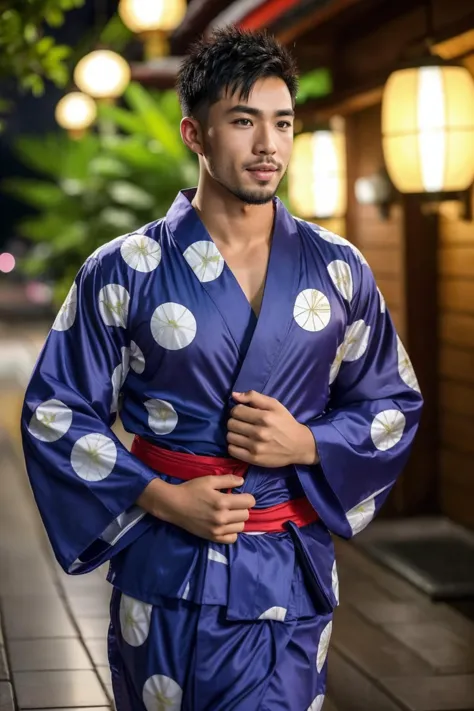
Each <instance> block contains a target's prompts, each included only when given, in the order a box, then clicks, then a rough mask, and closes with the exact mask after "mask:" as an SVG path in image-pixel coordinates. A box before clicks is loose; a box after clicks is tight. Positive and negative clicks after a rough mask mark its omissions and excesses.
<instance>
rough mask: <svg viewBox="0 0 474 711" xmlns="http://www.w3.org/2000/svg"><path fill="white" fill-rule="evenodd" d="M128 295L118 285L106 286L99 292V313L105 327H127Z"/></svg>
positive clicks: (123, 288)
mask: <svg viewBox="0 0 474 711" xmlns="http://www.w3.org/2000/svg"><path fill="white" fill-rule="evenodd" d="M129 304H130V294H129V293H128V291H127V290H126V289H125V287H123V286H121V285H120V284H108V285H107V286H104V287H103V289H101V290H100V292H99V312H100V315H101V316H102V320H103V322H104V323H105V325H106V326H118V327H120V328H126V327H127V320H128V309H129Z"/></svg>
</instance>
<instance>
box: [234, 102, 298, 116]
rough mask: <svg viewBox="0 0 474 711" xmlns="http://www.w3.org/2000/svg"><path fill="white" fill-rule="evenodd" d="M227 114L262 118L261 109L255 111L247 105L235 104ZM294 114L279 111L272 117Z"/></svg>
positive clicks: (288, 110)
mask: <svg viewBox="0 0 474 711" xmlns="http://www.w3.org/2000/svg"><path fill="white" fill-rule="evenodd" d="M227 113H228V114H249V115H250V116H258V117H261V116H263V113H264V112H263V111H261V109H255V108H254V107H253V106H247V104H237V106H232V108H230V109H228V110H227ZM294 115H295V112H294V111H293V109H279V110H278V111H275V113H274V116H294Z"/></svg>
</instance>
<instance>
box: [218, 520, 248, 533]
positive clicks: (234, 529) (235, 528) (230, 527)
mask: <svg viewBox="0 0 474 711" xmlns="http://www.w3.org/2000/svg"><path fill="white" fill-rule="evenodd" d="M244 528H245V522H244V521H237V522H236V523H229V524H226V525H225V526H214V528H213V529H211V533H212V535H213V536H230V535H232V534H233V533H242V531H243V530H244Z"/></svg>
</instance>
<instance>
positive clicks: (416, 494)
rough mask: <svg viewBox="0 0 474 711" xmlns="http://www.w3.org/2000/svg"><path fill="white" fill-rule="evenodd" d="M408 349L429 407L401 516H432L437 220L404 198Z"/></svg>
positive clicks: (415, 200)
mask: <svg viewBox="0 0 474 711" xmlns="http://www.w3.org/2000/svg"><path fill="white" fill-rule="evenodd" d="M402 205H403V216H404V217H403V220H404V259H405V303H406V304H407V309H406V314H405V324H406V328H405V334H406V348H407V351H408V353H409V355H410V359H411V361H412V363H413V366H414V368H415V372H416V374H417V377H418V380H419V383H420V388H421V392H422V393H423V398H424V401H425V405H424V409H423V414H422V419H421V423H420V427H419V430H418V433H417V436H416V438H415V443H414V446H413V450H412V453H411V457H410V459H409V462H408V464H407V467H406V469H405V472H404V474H403V479H402V492H401V493H402V499H403V512H404V513H405V514H410V513H416V514H422V513H433V512H435V511H436V510H437V506H438V501H437V492H438V454H439V452H438V448H439V436H438V429H439V424H438V353H439V347H438V346H439V344H438V296H437V295H438V263H437V259H438V235H439V215H438V214H437V213H435V212H433V211H429V212H427V210H426V203H425V202H424V200H423V197H420V196H418V195H403V196H402Z"/></svg>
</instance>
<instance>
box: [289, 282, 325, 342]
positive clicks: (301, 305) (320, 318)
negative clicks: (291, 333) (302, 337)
mask: <svg viewBox="0 0 474 711" xmlns="http://www.w3.org/2000/svg"><path fill="white" fill-rule="evenodd" d="M293 316H294V319H295V321H296V323H297V324H298V326H300V327H301V328H303V329H304V330H305V331H312V332H315V331H322V330H323V328H326V326H327V325H328V323H329V321H330V318H331V305H330V303H329V301H328V298H327V296H325V295H324V294H323V293H322V292H321V291H318V290H317V289H304V291H301V292H300V293H299V294H298V296H297V297H296V302H295V306H294V309H293Z"/></svg>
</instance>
